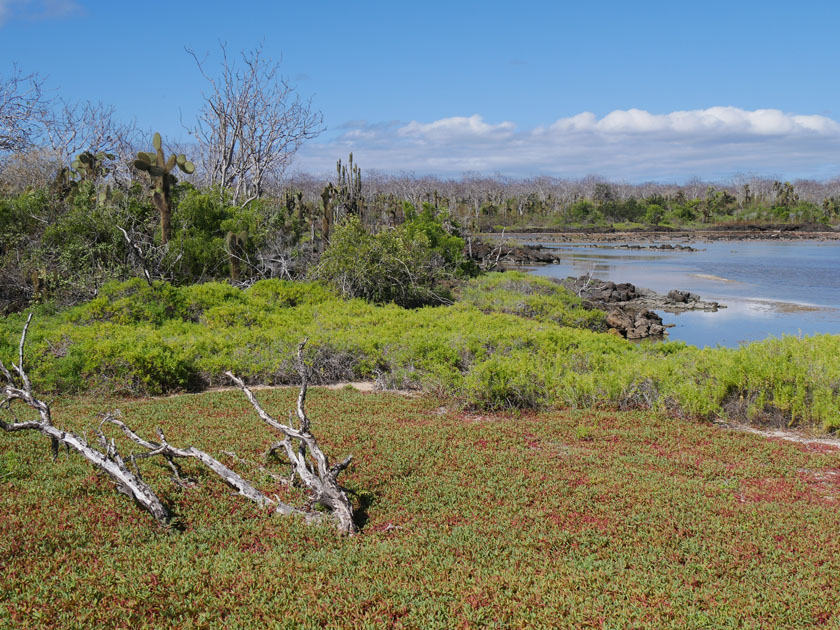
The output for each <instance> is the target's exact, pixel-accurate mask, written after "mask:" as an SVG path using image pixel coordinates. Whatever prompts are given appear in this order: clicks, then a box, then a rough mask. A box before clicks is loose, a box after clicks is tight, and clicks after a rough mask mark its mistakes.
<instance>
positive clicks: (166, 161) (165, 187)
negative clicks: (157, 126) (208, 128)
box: [134, 133, 195, 245]
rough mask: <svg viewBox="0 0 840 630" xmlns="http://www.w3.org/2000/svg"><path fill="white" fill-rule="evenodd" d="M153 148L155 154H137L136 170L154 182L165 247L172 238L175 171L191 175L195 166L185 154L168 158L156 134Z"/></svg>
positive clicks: (143, 152) (155, 201)
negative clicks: (172, 192) (172, 197)
mask: <svg viewBox="0 0 840 630" xmlns="http://www.w3.org/2000/svg"><path fill="white" fill-rule="evenodd" d="M152 146H153V147H154V149H155V151H154V153H150V152H146V151H140V153H138V154H137V159H136V160H134V168H136V169H137V170H139V171H144V172H146V173H148V174H149V177H150V178H151V180H152V201H153V202H154V204H155V207H156V208H157V209H158V211H159V212H160V240H161V243H162V244H164V245H165V244H166V243H168V242H169V239H170V237H171V236H172V227H171V220H172V210H171V201H172V199H171V189H172V186H173V185H174V184H175V183H176V182H177V181H178V178H177V177H175V175H174V174H173V171H174V170H175V169H176V168H177V169H179V170H180V171H182V172H184V173H186V174H187V175H191V174H192V173H194V172H195V165H194V164H193V163H192V162H190V161H189V160H188V159H187V156H186V155H184V154H183V153H179V154H177V155H176V154H175V153H172V154H171V155H170V156H169V157H168V158H167V157H166V155H165V154H164V152H163V142H162V141H161V138H160V134H159V133H155V135H154V137H153V138H152Z"/></svg>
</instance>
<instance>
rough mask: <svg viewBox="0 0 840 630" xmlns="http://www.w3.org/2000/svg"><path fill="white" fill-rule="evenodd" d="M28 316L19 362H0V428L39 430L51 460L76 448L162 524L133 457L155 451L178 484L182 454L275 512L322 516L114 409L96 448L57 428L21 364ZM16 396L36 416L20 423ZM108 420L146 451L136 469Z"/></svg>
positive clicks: (166, 515) (165, 518)
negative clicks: (143, 429)
mask: <svg viewBox="0 0 840 630" xmlns="http://www.w3.org/2000/svg"><path fill="white" fill-rule="evenodd" d="M31 321H32V315H31V314H30V315H29V317H28V318H27V320H26V324H25V325H24V327H23V332H22V334H21V337H20V344H19V346H18V362H17V364H14V363H13V364H12V370H9V369H8V368H7V367H6V366H5V365H4V364H3V362H2V361H0V373H2V375H3V377H4V378H5V380H6V384H5V385H4V386H3V388H2V390H0V391H2V394H3V396H4V400H3V401H2V403H0V406H2V407H5V408H6V409H7V410H8V411H9V413H10V414H11V415H12V418H13V419H14V421H13V422H5V421H4V420H2V419H0V428H2V429H3V430H4V431H7V432H13V431H26V430H31V431H38V432H40V433H43V434H44V435H46V436H47V437H49V438H50V441H51V446H52V453H53V459H55V457H56V456H57V455H58V449H59V447H60V446H62V445H63V446H65V447H66V448H68V449H72V450H74V451H76V452H77V453H79V454H80V455H81V456H82V457H84V458H85V459H87V460H88V461H89V462H91V463H92V464H93V465H94V466H96V467H97V468H99V469H100V470H102V471H103V472H105V473H106V474H107V475H108V476H109V477H111V479H112V480H113V481H114V483H115V484H116V486H117V490H119V491H120V492H122V493H123V494H125V495H127V496H129V497H131V498H132V499H134V501H135V502H136V503H137V504H138V505H140V507H142V508H143V509H145V510H146V511H147V512H149V513H150V514H151V515H152V516H153V517H154V518H155V520H156V521H157V522H158V523H160V524H161V525H167V524H168V523H169V520H170V518H171V514H170V512H169V510H168V509H167V508H166V507H165V506H164V505H163V503H162V502H161V501H160V499H159V498H158V497H157V495H156V494H155V492H154V490H152V488H151V487H150V486H149V485H148V484H147V483H146V482H145V481H144V480H143V478H142V476H141V475H140V471H139V469H138V468H137V466H136V460H138V459H146V458H150V457H155V456H158V455H159V456H161V457H163V458H164V459H165V460H166V462H167V463H168V464H169V467H170V468H171V469H172V471H173V475H174V481H175V482H176V483H179V484H181V485H184V484H183V480H182V478H181V475H180V469H179V467H178V465H177V464H176V463H175V460H176V459H181V458H192V459H197V460H198V461H199V462H201V463H202V464H204V466H206V467H207V468H209V469H210V470H211V471H213V472H214V473H216V474H217V475H218V476H219V477H221V478H222V480H223V481H224V482H225V483H227V484H228V485H229V486H231V487H232V488H234V489H235V490H236V491H237V492H238V493H239V494H240V495H242V496H243V497H245V498H246V499H249V500H251V501H254V502H255V503H257V504H258V505H261V506H265V507H272V508H274V511H275V512H278V513H280V514H284V515H290V514H299V515H301V516H303V517H304V518H305V519H306V520H307V522H315V521H319V520H321V515H320V514H318V513H312V514H308V513H305V512H303V511H301V510H298V509H296V508H293V507H292V506H290V505H287V504H285V503H283V502H282V501H280V500H279V499H277V498H276V497H275V498H271V497H268V496H267V495H265V494H264V493H262V492H260V491H259V490H257V489H256V488H255V487H254V486H253V485H251V484H250V483H249V482H247V481H246V480H245V479H243V478H242V477H241V476H240V475H238V474H237V473H236V472H234V471H233V470H231V469H230V468H228V467H227V466H225V465H224V464H222V463H221V462H220V461H219V460H217V459H216V458H214V457H212V456H210V455H209V454H207V453H206V452H204V451H202V450H200V449H197V448H195V447H194V446H190V447H188V448H177V447H175V446H172V445H171V444H169V442H167V441H166V437H165V436H164V434H163V431H162V430H161V429H160V428H159V429H158V430H157V434H158V438H159V440H160V441H159V442H153V441H151V440H146V439H145V438H143V437H141V436H140V435H138V434H137V433H136V432H135V431H134V430H132V429H131V428H130V427H129V426H128V425H126V424H125V423H124V422H123V421H122V420H120V419H119V418H118V416H119V412H118V411H117V412H113V413H108V414H105V416H104V417H103V418H102V421H101V422H100V424H99V427H97V429H96V435H97V438H98V442H99V448H98V449H97V448H95V447H93V446H91V445H90V444H88V442H87V439H86V438H84V437H81V436H78V435H76V434H75V433H72V432H69V431H64V430H62V429H59V428H58V427H56V426H55V425H54V424H53V421H52V417H51V415H50V406H49V404H47V403H45V402H44V401H42V400H39V399H38V398H36V397H35V396H34V394H33V393H32V383H31V381H30V379H29V376H28V375H27V373H26V370H24V368H23V350H24V345H25V344H26V335H27V332H28V330H29V324H30V322H31ZM13 372H14V373H13ZM18 400H19V401H21V402H23V403H24V404H25V405H27V406H29V407H31V408H32V409H34V410H36V411H37V412H38V415H39V418H40V420H29V421H25V422H18V421H17V418H16V416H15V414H14V410H13V408H12V403H13V402H14V401H18ZM106 424H110V425H114V426H116V427H117V428H119V429H120V430H121V431H122V432H123V434H125V436H126V437H127V438H128V439H129V440H131V441H132V442H134V443H135V444H137V445H139V446H141V447H142V448H143V449H145V450H146V452H145V453H139V454H132V455H131V456H130V457H129V460H130V461H131V462H132V463H133V464H134V471H131V470H129V468H128V467H127V466H126V463H125V460H124V459H123V458H122V456H121V455H120V453H119V451H118V450H117V447H116V444H115V443H114V440H113V439H111V440H108V438H107V437H106V436H105V434H104V433H103V431H102V427H103V426H104V425H106Z"/></svg>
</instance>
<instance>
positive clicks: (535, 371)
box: [0, 274, 840, 429]
mask: <svg viewBox="0 0 840 630" xmlns="http://www.w3.org/2000/svg"><path fill="white" fill-rule="evenodd" d="M546 282H547V281H546V280H544V279H540V278H535V277H530V276H525V275H522V274H510V275H503V274H490V275H488V276H487V277H483V278H479V279H476V280H473V281H471V282H470V283H469V284H468V285H467V286H466V288H465V289H464V290H463V292H462V295H463V298H462V299H463V301H461V302H456V303H455V304H454V305H452V306H436V307H426V308H419V309H413V310H406V309H403V308H401V307H398V306H395V305H393V304H390V305H385V306H375V305H372V304H370V303H367V302H363V301H361V300H349V301H345V300H342V299H339V298H338V297H336V296H335V295H334V294H333V293H331V292H330V291H329V290H327V289H326V288H325V287H324V286H323V285H320V284H316V283H293V282H282V281H279V280H266V281H261V282H258V283H256V284H255V285H254V286H252V287H251V288H249V289H247V290H244V291H242V290H239V289H234V288H232V287H230V286H228V285H225V284H219V283H208V284H204V285H196V286H191V287H183V288H179V287H173V286H171V285H168V284H163V283H161V284H155V285H154V286H153V287H149V286H148V285H145V284H144V283H141V282H137V281H132V282H129V283H123V284H114V285H108V286H106V287H105V288H103V291H102V294H101V295H100V297H99V298H97V299H96V300H94V301H92V302H89V303H87V304H85V305H83V306H79V307H75V308H72V309H69V310H66V311H62V312H58V313H50V312H48V311H47V309H45V308H44V309H40V310H41V312H39V313H37V315H36V319H35V321H34V323H33V326H32V329H31V333H30V344H29V346H28V351H27V357H28V359H27V360H28V362H29V365H30V366H31V373H32V375H33V377H34V378H35V379H36V383H37V386H38V387H39V388H42V389H45V390H50V391H52V392H54V393H60V392H68V391H82V390H91V389H97V388H98V389H102V390H107V391H118V392H122V393H131V394H148V393H162V392H167V391H177V390H190V389H200V388H203V387H206V386H209V385H220V384H225V379H224V377H223V376H222V374H223V372H224V370H227V369H232V370H233V371H234V372H236V373H238V374H240V375H242V376H244V377H245V378H247V379H248V380H249V381H250V382H261V383H267V384H279V383H291V382H294V380H295V379H296V373H295V370H294V366H292V365H291V363H290V357H291V355H292V351H293V348H294V347H295V345H296V344H297V342H298V341H299V340H300V339H301V338H302V337H304V336H309V337H310V340H311V342H310V345H311V348H312V352H313V354H312V357H311V358H312V360H313V361H314V363H315V367H316V369H317V372H318V378H320V380H321V381H322V382H324V381H336V380H344V379H350V378H360V379H374V378H376V379H378V380H379V381H380V382H381V383H383V384H386V385H390V386H399V387H409V386H410V387H417V388H422V389H425V390H427V391H434V392H437V393H441V394H444V395H447V396H452V397H454V398H456V399H458V400H460V401H461V402H462V403H463V404H466V405H469V406H473V407H477V408H484V409H505V408H521V407H535V408H539V407H546V406H554V407H558V406H559V407H590V406H603V407H613V408H653V409H656V410H659V411H662V412H667V413H673V414H678V415H684V416H690V417H703V418H707V417H715V416H726V415H728V416H729V417H732V418H735V419H738V420H745V421H751V422H765V423H773V424H785V423H817V424H820V423H821V424H822V425H823V426H824V427H825V428H828V429H836V428H840V393H839V392H840V388H839V387H838V383H840V337H837V336H832V335H819V336H814V337H807V338H798V337H784V338H782V339H768V340H766V341H763V342H759V343H753V344H750V345H747V346H744V347H741V348H738V349H726V348H716V349H708V348H707V349H697V348H694V347H687V346H685V345H684V344H682V343H658V344H641V345H634V344H632V343H630V342H627V341H626V340H623V339H621V338H618V337H614V336H612V335H607V334H600V333H596V332H593V331H590V330H582V329H579V328H572V327H569V326H563V325H559V324H558V323H556V322H560V323H564V324H568V323H576V324H577V325H584V326H594V327H597V326H598V317H599V316H598V315H597V314H593V313H592V312H591V311H584V310H583V309H582V308H581V307H580V302H579V301H578V300H577V299H576V298H575V297H574V296H572V295H570V294H568V293H565V292H563V291H562V290H554V287H550V286H548V285H547V284H546ZM517 295H518V296H519V297H518V299H517V297H516V296H517ZM534 300H536V301H535V302H534ZM22 324H23V317H22V315H15V316H9V317H7V318H6V319H5V320H3V321H2V323H0V357H2V359H3V361H6V362H8V361H10V360H12V359H13V358H14V356H15V353H16V351H17V340H18V338H19V333H20V329H21V327H22Z"/></svg>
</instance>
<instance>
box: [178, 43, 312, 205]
mask: <svg viewBox="0 0 840 630" xmlns="http://www.w3.org/2000/svg"><path fill="white" fill-rule="evenodd" d="M221 50H222V67H221V74H220V75H219V76H213V75H211V74H209V73H208V72H207V71H206V69H205V67H204V64H203V62H202V61H200V60H199V58H198V56H197V55H196V53H195V52H194V51H192V50H190V49H187V52H188V53H189V54H190V55H191V56H192V57H193V59H195V62H196V64H197V65H198V68H199V70H200V72H201V74H202V76H204V78H205V79H206V80H207V82H208V84H209V89H208V91H207V92H205V93H204V99H205V103H204V106H203V107H202V109H201V112H200V113H199V115H198V120H197V121H196V124H195V125H194V126H193V127H190V128H189V129H188V130H189V132H190V134H191V135H192V136H193V137H195V139H196V141H197V142H198V144H199V146H200V147H201V151H202V158H201V162H202V166H203V168H204V171H205V175H206V177H207V179H208V180H209V181H208V183H210V184H215V185H219V186H221V188H222V189H223V190H231V191H233V201H234V203H241V204H242V205H245V204H247V203H249V202H250V201H252V200H253V199H256V198H257V197H259V196H260V195H262V194H263V190H264V187H265V183H266V179H267V178H270V177H274V178H278V179H279V178H280V177H281V176H282V174H283V172H284V171H285V169H286V168H287V167H288V166H289V164H290V163H291V161H292V158H293V157H294V155H295V152H296V151H297V150H298V148H299V147H300V145H301V144H302V143H303V142H304V141H306V140H308V139H310V138H314V137H315V136H317V135H318V134H319V133H320V132H321V131H322V126H321V125H322V122H323V118H322V116H321V114H320V113H319V112H317V111H315V110H314V109H313V108H312V103H311V100H302V99H301V98H300V96H299V95H298V93H297V91H296V89H295V87H294V86H293V85H292V84H290V83H289V82H288V81H287V80H286V79H284V78H283V77H282V76H281V75H280V68H279V64H278V63H275V62H274V61H272V60H271V59H270V58H267V57H265V56H264V55H263V50H262V46H258V47H257V48H255V49H254V50H252V51H247V52H245V51H243V52H242V53H241V65H238V64H237V63H236V62H235V61H234V60H231V59H230V58H229V57H228V54H227V50H226V49H225V46H224V44H222V46H221Z"/></svg>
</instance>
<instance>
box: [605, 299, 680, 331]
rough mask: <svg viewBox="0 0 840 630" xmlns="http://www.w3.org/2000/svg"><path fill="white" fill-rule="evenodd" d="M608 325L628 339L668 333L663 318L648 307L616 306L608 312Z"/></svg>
mask: <svg viewBox="0 0 840 630" xmlns="http://www.w3.org/2000/svg"><path fill="white" fill-rule="evenodd" d="M607 325H608V326H609V327H610V329H612V330H615V331H617V332H619V333H620V334H621V336H622V337H627V339H646V338H648V337H662V336H664V335H665V334H666V331H665V326H663V325H662V318H661V317H659V315H657V314H656V313H654V312H653V311H649V310H647V309H637V310H634V309H632V308H626V309H625V308H621V307H618V306H617V307H614V308H612V309H611V310H610V311H609V312H608V313H607Z"/></svg>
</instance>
